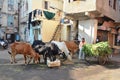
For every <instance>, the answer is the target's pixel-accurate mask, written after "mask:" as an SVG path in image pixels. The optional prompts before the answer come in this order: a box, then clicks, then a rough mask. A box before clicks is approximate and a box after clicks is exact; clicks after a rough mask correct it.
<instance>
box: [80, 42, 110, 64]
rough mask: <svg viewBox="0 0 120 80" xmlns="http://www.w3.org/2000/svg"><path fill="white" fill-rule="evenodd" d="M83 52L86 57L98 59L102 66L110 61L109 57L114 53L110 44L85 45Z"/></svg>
mask: <svg viewBox="0 0 120 80" xmlns="http://www.w3.org/2000/svg"><path fill="white" fill-rule="evenodd" d="M82 51H83V52H84V53H85V56H86V57H91V56H94V57H97V58H98V61H99V63H100V64H105V62H106V61H108V55H110V54H111V53H112V49H111V48H110V45H109V44H108V42H99V43H96V44H85V45H84V46H83V49H82Z"/></svg>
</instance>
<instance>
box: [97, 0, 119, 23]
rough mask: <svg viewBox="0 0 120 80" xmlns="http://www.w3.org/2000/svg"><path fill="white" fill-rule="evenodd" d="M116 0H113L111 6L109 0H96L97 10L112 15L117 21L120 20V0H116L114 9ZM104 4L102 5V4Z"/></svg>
mask: <svg viewBox="0 0 120 80" xmlns="http://www.w3.org/2000/svg"><path fill="white" fill-rule="evenodd" d="M114 1H115V0H111V6H110V5H109V0H97V2H96V7H97V10H98V11H99V12H100V13H102V14H104V15H106V16H108V17H110V18H111V19H113V20H115V21H120V10H119V9H120V4H119V3H120V1H118V0H116V1H117V2H116V10H115V9H113V4H114V3H113V2H114ZM101 4H102V5H101Z"/></svg>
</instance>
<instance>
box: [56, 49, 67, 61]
mask: <svg viewBox="0 0 120 80" xmlns="http://www.w3.org/2000/svg"><path fill="white" fill-rule="evenodd" d="M58 55H60V58H62V59H64V60H66V59H67V56H66V55H65V53H64V52H63V51H61V50H60V51H59V52H58Z"/></svg>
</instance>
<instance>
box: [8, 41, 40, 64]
mask: <svg viewBox="0 0 120 80" xmlns="http://www.w3.org/2000/svg"><path fill="white" fill-rule="evenodd" d="M10 49H11V52H10V51H9V53H10V55H11V63H13V62H14V63H16V60H15V56H16V55H17V54H22V55H23V56H24V60H25V64H26V63H27V62H26V60H27V56H29V57H30V61H31V59H32V58H34V60H35V62H36V63H37V62H38V58H39V56H38V55H37V53H36V52H35V51H34V50H33V49H32V46H31V45H30V44H29V43H24V42H14V43H12V44H11V45H10ZM30 61H29V62H28V63H30Z"/></svg>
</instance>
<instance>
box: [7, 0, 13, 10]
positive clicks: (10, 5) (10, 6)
mask: <svg viewBox="0 0 120 80" xmlns="http://www.w3.org/2000/svg"><path fill="white" fill-rule="evenodd" d="M8 10H9V11H11V10H14V0H8Z"/></svg>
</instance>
